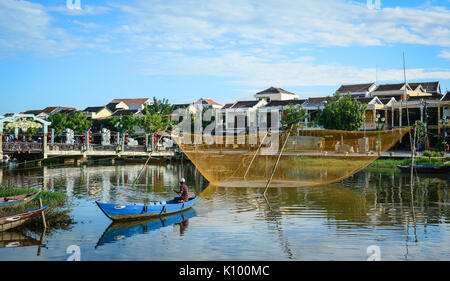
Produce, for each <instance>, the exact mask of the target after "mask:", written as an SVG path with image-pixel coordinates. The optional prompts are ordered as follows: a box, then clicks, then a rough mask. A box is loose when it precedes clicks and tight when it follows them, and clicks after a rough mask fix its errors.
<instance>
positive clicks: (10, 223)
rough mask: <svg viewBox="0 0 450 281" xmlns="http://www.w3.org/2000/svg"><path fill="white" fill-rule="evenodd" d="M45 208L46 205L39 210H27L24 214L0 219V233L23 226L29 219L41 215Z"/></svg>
mask: <svg viewBox="0 0 450 281" xmlns="http://www.w3.org/2000/svg"><path fill="white" fill-rule="evenodd" d="M47 207H48V205H45V206H43V207H41V208H39V209H35V210H29V211H26V212H24V213H19V214H14V215H6V216H2V217H0V231H5V230H8V229H11V228H14V227H17V226H19V225H22V224H24V223H25V222H27V221H28V220H30V219H31V218H33V217H35V216H37V215H39V214H41V213H42V212H43V211H44V210H45V209H46V208H47Z"/></svg>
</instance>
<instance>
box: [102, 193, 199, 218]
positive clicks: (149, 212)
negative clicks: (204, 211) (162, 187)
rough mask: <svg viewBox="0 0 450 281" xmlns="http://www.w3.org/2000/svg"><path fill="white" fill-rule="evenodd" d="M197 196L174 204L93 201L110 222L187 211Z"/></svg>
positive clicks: (171, 202) (167, 202) (173, 202)
mask: <svg viewBox="0 0 450 281" xmlns="http://www.w3.org/2000/svg"><path fill="white" fill-rule="evenodd" d="M197 197H198V196H194V197H190V198H189V201H188V202H184V203H175V200H168V201H159V202H149V203H145V204H137V203H136V204H131V205H124V204H110V203H102V202H98V201H95V203H96V204H97V206H98V207H99V208H100V210H102V212H103V213H104V214H105V215H106V216H107V217H108V218H110V219H111V220H114V221H115V220H123V219H142V218H148V217H158V216H165V215H168V214H173V213H177V212H181V211H183V210H186V209H189V208H190V207H192V205H193V204H194V203H195V201H196V200H197Z"/></svg>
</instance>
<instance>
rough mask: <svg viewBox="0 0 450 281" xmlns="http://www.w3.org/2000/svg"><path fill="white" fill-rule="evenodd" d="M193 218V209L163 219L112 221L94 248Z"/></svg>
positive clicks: (195, 214)
mask: <svg viewBox="0 0 450 281" xmlns="http://www.w3.org/2000/svg"><path fill="white" fill-rule="evenodd" d="M195 216H197V213H196V212H195V210H194V209H192V208H190V209H188V210H185V211H182V212H178V213H176V214H171V215H167V216H164V217H153V218H150V219H147V220H138V221H136V220H135V221H114V222H112V223H111V224H110V225H109V226H108V228H107V229H106V230H105V232H104V233H103V235H102V236H101V237H100V239H99V240H98V242H97V245H96V246H95V248H97V247H98V246H102V245H104V244H108V243H115V242H118V241H121V240H122V239H125V238H128V237H132V236H135V235H139V234H145V233H147V232H150V231H154V230H157V229H160V228H162V227H167V226H169V225H173V224H177V223H184V222H186V221H187V220H189V219H190V218H193V217H195Z"/></svg>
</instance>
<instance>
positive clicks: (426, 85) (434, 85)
mask: <svg viewBox="0 0 450 281" xmlns="http://www.w3.org/2000/svg"><path fill="white" fill-rule="evenodd" d="M408 84H409V86H411V88H413V89H415V88H417V87H418V86H419V85H421V86H422V88H423V89H424V90H425V91H426V92H427V93H433V92H434V93H438V92H440V89H439V81H436V82H414V83H408Z"/></svg>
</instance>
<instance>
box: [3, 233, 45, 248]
mask: <svg viewBox="0 0 450 281" xmlns="http://www.w3.org/2000/svg"><path fill="white" fill-rule="evenodd" d="M40 245H41V246H45V245H43V244H42V243H41V242H40V241H38V240H36V239H34V238H32V237H29V236H26V235H23V234H20V233H16V232H9V231H6V232H1V233H0V248H18V247H28V246H40Z"/></svg>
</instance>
